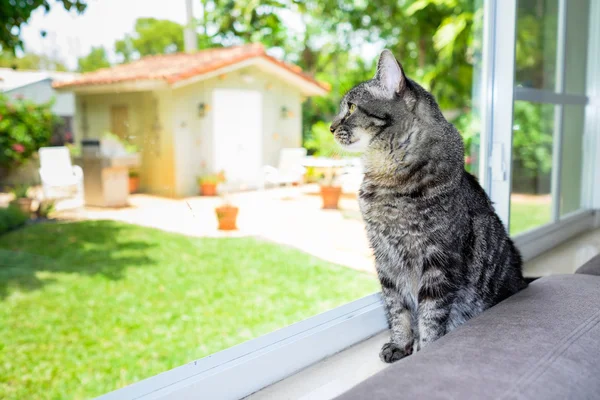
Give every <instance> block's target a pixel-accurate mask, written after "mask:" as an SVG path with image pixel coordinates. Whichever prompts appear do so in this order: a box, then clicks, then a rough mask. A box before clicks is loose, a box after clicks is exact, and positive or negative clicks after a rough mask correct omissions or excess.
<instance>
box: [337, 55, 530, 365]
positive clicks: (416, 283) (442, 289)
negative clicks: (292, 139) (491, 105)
mask: <svg viewBox="0 0 600 400" xmlns="http://www.w3.org/2000/svg"><path fill="white" fill-rule="evenodd" d="M330 130H331V132H332V133H333V134H334V136H335V139H336V141H337V142H338V143H339V144H340V145H341V146H342V147H344V148H346V149H348V150H351V151H362V152H363V165H364V172H365V177H364V180H363V182H362V185H361V188H360V191H359V203H360V209H361V213H362V215H363V219H364V221H365V225H366V229H367V236H368V238H369V241H370V243H371V247H372V248H373V252H374V255H375V265H376V269H377V274H378V276H379V281H380V282H381V287H382V293H383V298H384V301H385V306H386V310H387V317H388V321H389V324H390V330H391V339H390V341H389V343H386V344H385V345H384V346H383V348H382V349H381V353H380V357H381V359H382V360H383V361H385V362H394V361H397V360H399V359H401V358H403V357H405V356H407V355H409V354H412V352H413V351H418V350H419V349H421V348H423V347H424V346H426V345H427V344H428V343H430V342H432V341H434V340H436V339H438V338H439V337H441V336H443V335H445V334H446V333H447V332H450V331H451V330H453V329H454V328H456V327H457V326H459V325H461V324H462V323H464V322H465V321H467V320H468V319H469V318H472V317H474V316H476V315H477V314H479V313H481V312H482V311H484V310H485V309H487V308H489V307H491V306H493V305H494V304H496V303H498V302H500V301H501V300H503V299H505V298H507V297H508V296H510V295H512V294H514V293H516V292H517V291H519V290H521V289H523V288H525V287H526V286H527V283H526V281H525V280H524V279H523V274H522V270H521V256H520V254H519V252H518V250H517V249H516V248H515V246H514V244H513V242H512V241H511V239H510V238H509V236H508V234H507V232H506V229H505V228H504V226H503V224H502V222H501V220H500V218H498V216H497V215H496V214H495V212H494V208H493V207H492V203H491V201H490V199H489V198H488V197H487V195H486V193H485V192H484V190H483V189H482V188H481V186H480V185H479V183H478V182H477V180H476V179H475V178H474V177H473V176H472V175H470V174H469V173H467V172H466V171H465V167H464V148H463V142H462V139H461V137H460V134H459V133H458V131H457V130H456V128H455V127H454V126H453V125H452V124H450V123H449V122H448V121H447V120H446V119H445V118H444V116H443V115H442V112H441V111H440V109H439V107H438V105H437V103H436V101H435V100H434V98H433V96H432V95H431V94H430V93H429V92H427V91H426V90H425V89H423V88H422V87H421V86H419V85H418V84H417V83H415V82H414V81H412V80H411V79H409V78H407V77H406V75H405V74H404V71H403V69H402V66H401V65H400V64H399V63H398V61H397V60H396V59H395V58H394V56H393V55H392V53H391V52H390V51H388V50H384V51H383V53H382V54H381V56H380V58H379V62H378V66H377V73H376V74H375V77H374V78H373V79H371V80H369V81H367V82H363V83H361V84H359V85H357V86H356V87H354V88H353V89H351V90H350V91H349V92H348V93H347V94H346V95H345V96H344V98H343V99H342V101H341V105H340V112H339V114H338V115H337V116H336V117H335V119H334V121H333V123H332V125H331V128H330Z"/></svg>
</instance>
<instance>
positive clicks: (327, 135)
mask: <svg viewBox="0 0 600 400" xmlns="http://www.w3.org/2000/svg"><path fill="white" fill-rule="evenodd" d="M304 147H306V148H307V149H308V151H309V152H310V153H311V154H312V155H315V156H322V157H331V156H335V155H338V154H339V153H340V146H339V145H338V144H337V143H336V141H335V139H334V138H333V135H332V134H331V132H330V131H329V125H328V124H327V123H325V122H317V123H316V124H314V125H313V126H312V132H311V136H310V138H309V139H307V140H306V141H305V142H304Z"/></svg>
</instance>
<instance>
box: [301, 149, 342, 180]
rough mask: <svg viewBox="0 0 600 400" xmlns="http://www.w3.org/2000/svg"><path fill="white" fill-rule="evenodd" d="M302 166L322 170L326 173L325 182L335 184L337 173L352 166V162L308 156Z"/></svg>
mask: <svg viewBox="0 0 600 400" xmlns="http://www.w3.org/2000/svg"><path fill="white" fill-rule="evenodd" d="M302 165H303V166H304V167H312V168H318V169H322V170H323V171H324V172H325V182H330V183H333V176H334V174H335V171H336V170H339V169H342V168H344V167H348V166H350V165H352V160H351V159H347V158H346V159H343V158H342V159H334V158H327V157H313V156H308V157H305V158H304V160H303V161H302Z"/></svg>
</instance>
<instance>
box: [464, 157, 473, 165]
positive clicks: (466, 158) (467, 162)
mask: <svg viewBox="0 0 600 400" xmlns="http://www.w3.org/2000/svg"><path fill="white" fill-rule="evenodd" d="M472 162H473V158H472V157H471V156H466V157H465V164H467V165H471V163H472Z"/></svg>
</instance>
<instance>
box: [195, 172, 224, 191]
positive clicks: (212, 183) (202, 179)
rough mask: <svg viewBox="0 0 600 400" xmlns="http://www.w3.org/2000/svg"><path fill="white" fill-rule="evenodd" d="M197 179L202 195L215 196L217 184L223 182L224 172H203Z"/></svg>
mask: <svg viewBox="0 0 600 400" xmlns="http://www.w3.org/2000/svg"><path fill="white" fill-rule="evenodd" d="M197 181H198V186H199V188H200V194H201V195H202V196H216V195H217V185H218V184H220V183H223V182H225V173H224V172H223V171H221V172H219V173H217V174H203V175H200V176H198V178H197Z"/></svg>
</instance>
